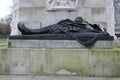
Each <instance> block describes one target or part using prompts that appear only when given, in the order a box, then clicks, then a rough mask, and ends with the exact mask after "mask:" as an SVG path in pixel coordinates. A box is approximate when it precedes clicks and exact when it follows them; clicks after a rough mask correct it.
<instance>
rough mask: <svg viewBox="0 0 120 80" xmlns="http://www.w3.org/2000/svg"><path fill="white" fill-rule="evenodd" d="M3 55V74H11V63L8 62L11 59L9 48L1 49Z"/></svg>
mask: <svg viewBox="0 0 120 80" xmlns="http://www.w3.org/2000/svg"><path fill="white" fill-rule="evenodd" d="M0 51H1V53H0V54H1V56H0V58H1V59H0V60H1V64H2V72H1V73H2V74H9V73H10V69H9V67H10V65H9V64H8V61H9V59H8V58H9V56H8V49H1V50H0Z"/></svg>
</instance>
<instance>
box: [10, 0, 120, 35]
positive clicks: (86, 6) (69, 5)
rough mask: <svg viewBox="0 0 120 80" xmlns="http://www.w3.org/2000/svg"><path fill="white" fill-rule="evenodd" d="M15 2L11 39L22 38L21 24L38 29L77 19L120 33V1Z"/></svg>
mask: <svg viewBox="0 0 120 80" xmlns="http://www.w3.org/2000/svg"><path fill="white" fill-rule="evenodd" d="M13 2H14V6H13V12H12V14H13V15H12V18H13V21H12V23H11V28H12V32H11V35H17V34H19V31H18V29H17V23H18V22H21V23H24V24H25V25H26V26H27V27H29V28H32V29H35V28H42V27H45V26H48V25H51V24H54V23H56V22H58V21H60V20H61V19H66V18H70V19H72V20H74V18H76V17H77V16H81V17H83V18H84V19H85V20H87V21H89V22H90V23H98V24H101V25H103V26H104V27H105V28H106V29H107V31H108V32H109V33H110V34H111V35H114V34H115V33H116V32H117V33H118V32H120V30H119V31H118V28H119V25H120V22H119V21H120V17H119V15H120V14H119V12H120V11H119V9H120V8H119V6H120V0H13ZM115 5H117V6H115ZM118 17H119V18H118Z"/></svg>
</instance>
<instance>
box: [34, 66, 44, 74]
mask: <svg viewBox="0 0 120 80" xmlns="http://www.w3.org/2000/svg"><path fill="white" fill-rule="evenodd" d="M36 73H37V74H43V73H44V68H43V66H42V65H41V66H40V67H39V68H38V69H37V71H36Z"/></svg>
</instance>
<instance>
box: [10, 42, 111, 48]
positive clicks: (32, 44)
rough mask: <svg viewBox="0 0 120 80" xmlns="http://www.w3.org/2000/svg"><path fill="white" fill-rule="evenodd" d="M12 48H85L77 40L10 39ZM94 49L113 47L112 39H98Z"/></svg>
mask: <svg viewBox="0 0 120 80" xmlns="http://www.w3.org/2000/svg"><path fill="white" fill-rule="evenodd" d="M10 42H11V47H12V48H73V49H74V48H85V47H84V46H83V45H81V44H80V43H79V42H77V41H76V40H10ZM92 48H94V49H110V48H113V45H112V41H105V40H104V41H101V40H99V41H97V42H96V43H95V45H94V46H93V47H92Z"/></svg>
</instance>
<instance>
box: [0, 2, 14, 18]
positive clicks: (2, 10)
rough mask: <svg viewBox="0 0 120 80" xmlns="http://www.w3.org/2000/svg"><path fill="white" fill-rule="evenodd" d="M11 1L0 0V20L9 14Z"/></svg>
mask: <svg viewBox="0 0 120 80" xmlns="http://www.w3.org/2000/svg"><path fill="white" fill-rule="evenodd" d="M12 4H13V3H12V0H0V18H3V17H5V16H6V15H8V14H10V13H11V8H10V7H11V6H12Z"/></svg>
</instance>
